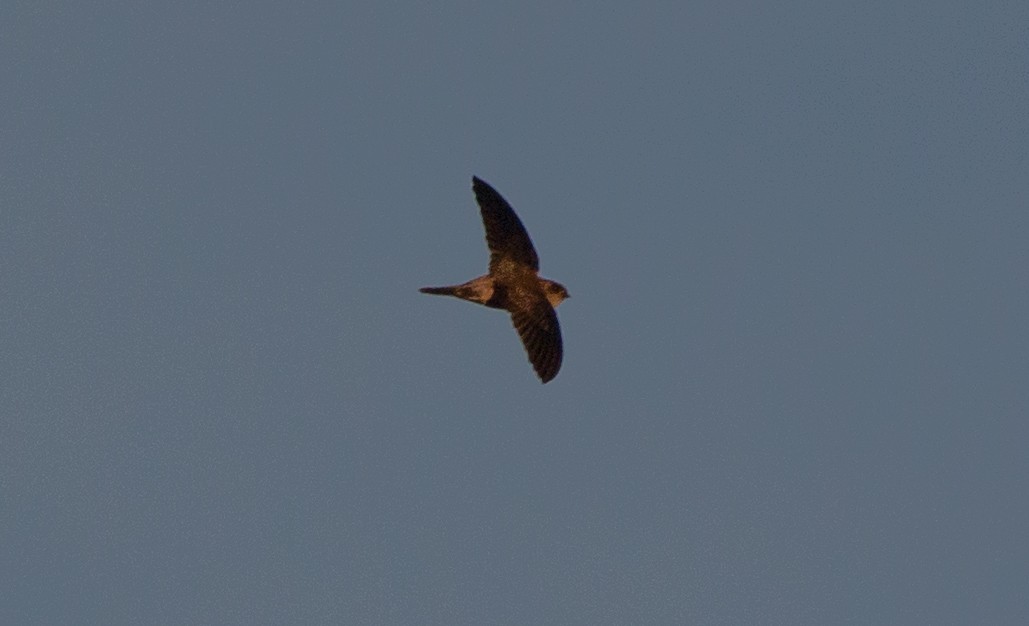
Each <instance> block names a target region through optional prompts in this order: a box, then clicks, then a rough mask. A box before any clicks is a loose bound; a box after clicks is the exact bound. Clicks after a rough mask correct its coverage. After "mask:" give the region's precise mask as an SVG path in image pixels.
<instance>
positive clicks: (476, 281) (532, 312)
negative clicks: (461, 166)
mask: <svg viewBox="0 0 1029 626" xmlns="http://www.w3.org/2000/svg"><path fill="white" fill-rule="evenodd" d="M472 191H473V192H474V193H475V200H476V202H478V204H479V211H480V213H482V223H483V226H485V228H486V245H487V247H489V252H490V258H489V273H488V274H483V275H482V276H479V277H477V278H473V279H472V280H470V281H468V282H466V283H461V284H460V285H451V286H448V287H422V288H421V289H419V291H420V292H422V293H427V294H433V295H440V296H454V297H456V298H460V299H462V300H468V301H469V302H474V303H476V304H481V305H484V306H487V307H490V308H493V309H504V310H506V311H507V312H508V313H510V314H511V321H512V323H513V324H514V327H515V330H516V331H518V336H519V337H520V338H521V340H522V345H524V346H525V352H526V353H527V354H528V356H529V362H530V363H531V364H532V367H533V369H534V370H535V371H536V375H537V376H538V377H539V379H540V381H541V382H542V383H543V384H546V383H548V382H550V381H551V380H553V379H554V377H555V376H557V372H558V370H560V369H561V359H562V355H563V349H562V344H561V327H560V326H559V325H558V322H557V312H556V311H555V310H554V309H555V308H556V307H557V306H558V305H559V304H561V302H562V301H564V300H566V299H568V297H569V296H568V290H567V289H565V287H564V285H562V284H561V283H558V282H556V281H553V280H549V279H547V278H542V277H541V276H540V275H539V267H540V263H539V257H538V256H537V255H536V249H535V248H534V247H533V245H532V240H531V239H529V233H528V232H526V230H525V226H523V225H522V221H521V220H520V219H518V215H516V214H515V212H514V209H512V208H511V205H510V204H508V203H507V200H504V198H503V196H501V195H500V194H499V193H497V190H496V189H494V188H493V187H491V186H490V185H489V183H487V182H486V181H484V180H482V179H481V178H479V177H478V176H473V177H472Z"/></svg>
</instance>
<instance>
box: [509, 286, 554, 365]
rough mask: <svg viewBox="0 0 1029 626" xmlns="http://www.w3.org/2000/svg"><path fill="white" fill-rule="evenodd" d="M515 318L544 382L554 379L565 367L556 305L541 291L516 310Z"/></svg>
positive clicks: (530, 358)
mask: <svg viewBox="0 0 1029 626" xmlns="http://www.w3.org/2000/svg"><path fill="white" fill-rule="evenodd" d="M511 321H512V322H514V327H515V330H517V331H518V336H519V337H521V338H522V344H524V345H525V351H526V352H527V353H528V355H529V362H530V363H532V368H533V369H534V370H536V375H537V376H539V377H540V380H541V381H543V382H544V383H547V382H550V381H551V380H553V379H554V377H555V376H557V372H558V370H560V369H561V354H562V350H561V327H560V326H558V324H557V313H556V312H555V311H554V307H552V306H550V303H549V302H547V299H546V298H545V297H543V294H542V293H541V294H540V297H539V298H538V299H534V300H533V301H532V302H531V303H529V306H525V307H519V308H517V309H514V310H512V311H511Z"/></svg>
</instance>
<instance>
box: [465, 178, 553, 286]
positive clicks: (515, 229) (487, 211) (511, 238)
mask: <svg viewBox="0 0 1029 626" xmlns="http://www.w3.org/2000/svg"><path fill="white" fill-rule="evenodd" d="M472 190H473V191H475V200H476V201H477V202H478V203H479V210H480V212H481V213H482V223H483V225H484V226H485V227H486V244H487V245H488V246H489V251H490V259H489V267H490V271H493V269H494V268H495V266H496V265H497V264H498V263H499V262H500V260H501V259H509V260H512V261H515V262H516V263H520V264H522V265H526V266H528V267H531V268H532V271H534V272H538V271H539V268H540V261H539V257H537V256H536V249H535V248H533V247H532V240H531V239H529V233H527V232H525V226H522V221H521V220H520V219H518V216H517V215H515V212H514V209H512V208H511V205H510V204H508V203H507V200H504V198H503V197H502V196H501V195H500V194H499V193H497V191H496V189H494V188H493V187H490V186H489V184H488V183H486V182H485V181H483V180H482V179H480V178H479V177H477V176H473V177H472Z"/></svg>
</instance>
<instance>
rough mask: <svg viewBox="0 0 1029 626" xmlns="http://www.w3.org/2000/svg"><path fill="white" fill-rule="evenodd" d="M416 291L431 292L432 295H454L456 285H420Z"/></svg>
mask: <svg viewBox="0 0 1029 626" xmlns="http://www.w3.org/2000/svg"><path fill="white" fill-rule="evenodd" d="M418 291H420V292H422V293H431V294H432V295H434V296H456V295H457V287H422V288H421V289H419V290H418Z"/></svg>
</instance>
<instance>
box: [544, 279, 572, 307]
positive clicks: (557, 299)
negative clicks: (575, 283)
mask: <svg viewBox="0 0 1029 626" xmlns="http://www.w3.org/2000/svg"><path fill="white" fill-rule="evenodd" d="M543 292H544V293H545V294H547V301H548V302H550V306H552V307H554V308H557V305H559V304H561V302H563V301H565V300H567V299H568V298H570V297H571V296H569V295H568V290H567V289H565V286H564V285H562V284H561V283H556V282H554V281H552V280H547V279H545V278H544V279H543Z"/></svg>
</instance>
